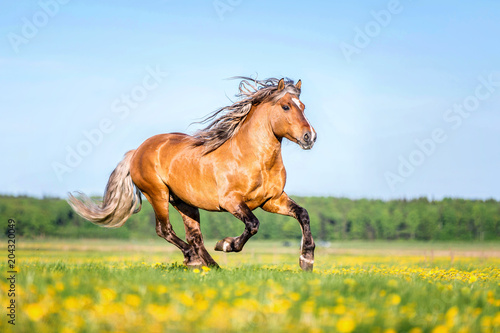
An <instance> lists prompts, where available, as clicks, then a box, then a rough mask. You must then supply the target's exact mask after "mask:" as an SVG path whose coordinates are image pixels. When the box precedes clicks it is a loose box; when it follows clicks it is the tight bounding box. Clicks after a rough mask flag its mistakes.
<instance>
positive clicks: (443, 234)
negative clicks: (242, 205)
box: [0, 196, 500, 241]
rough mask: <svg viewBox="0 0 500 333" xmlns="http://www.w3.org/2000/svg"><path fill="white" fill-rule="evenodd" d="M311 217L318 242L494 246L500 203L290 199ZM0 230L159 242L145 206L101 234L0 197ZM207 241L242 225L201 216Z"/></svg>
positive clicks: (295, 234)
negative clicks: (470, 242) (405, 241)
mask: <svg viewBox="0 0 500 333" xmlns="http://www.w3.org/2000/svg"><path fill="white" fill-rule="evenodd" d="M294 200H295V201H296V202H297V203H299V204H300V205H302V206H303V207H305V208H306V209H307V210H308V211H309V215H310V218H311V228H312V231H313V236H314V238H315V240H316V241H335V240H351V239H365V240H376V239H378V240H393V239H415V240H476V241H483V240H484V241H486V240H499V239H500V202H498V201H495V200H486V201H482V200H464V199H443V200H439V201H429V200H427V199H426V198H420V199H415V200H391V201H382V200H367V199H361V200H351V199H346V198H332V197H294ZM170 212H171V213H170V216H171V222H172V224H173V226H174V230H175V231H176V233H177V235H179V236H181V237H183V236H184V226H183V224H182V220H181V218H180V215H179V214H178V213H177V211H176V210H175V209H173V208H172V207H171V210H170ZM255 213H256V215H257V217H258V218H259V219H260V222H261V224H260V229H259V232H258V234H257V235H255V239H261V240H263V239H271V240H294V239H300V237H301V232H300V227H299V224H298V222H297V221H296V220H294V219H292V218H290V217H285V216H280V215H276V214H270V213H267V212H264V211H262V210H260V209H257V210H256V211H255ZM0 218H1V220H2V221H4V223H3V224H2V228H3V229H4V233H6V231H7V221H8V219H11V218H12V219H14V220H15V221H16V231H17V236H19V237H24V238H43V237H51V238H54V237H58V238H121V239H146V238H153V237H157V236H156V232H155V218H154V212H153V209H152V208H151V206H150V205H149V203H148V202H147V201H146V200H144V202H143V207H142V211H141V212H140V213H138V214H135V215H133V216H132V217H131V218H130V219H129V220H128V221H127V222H126V223H125V225H124V226H122V227H120V228H117V229H106V228H101V227H98V226H96V225H94V224H92V223H90V222H88V221H86V220H84V219H83V218H81V217H79V216H78V215H77V214H75V213H74V212H73V211H72V210H71V208H70V207H69V205H68V204H67V203H66V201H65V200H63V199H59V198H43V199H37V198H32V197H23V196H21V197H14V196H0ZM201 228H202V232H203V235H204V238H205V239H222V238H224V237H227V236H238V235H240V234H241V233H242V231H243V229H244V226H243V223H242V222H240V221H239V220H237V219H236V218H235V217H233V216H232V215H231V214H229V213H214V212H205V211H201Z"/></svg>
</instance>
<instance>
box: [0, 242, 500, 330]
mask: <svg viewBox="0 0 500 333" xmlns="http://www.w3.org/2000/svg"><path fill="white" fill-rule="evenodd" d="M206 243H207V247H208V245H209V244H210V247H211V246H213V244H215V242H209V241H207V242H206ZM212 243H213V244H212ZM290 245H291V246H283V243H282V242H258V241H256V242H252V240H251V241H250V242H249V243H248V244H247V247H246V248H245V249H244V250H243V252H241V253H235V254H233V253H230V254H225V253H219V252H214V251H210V252H211V253H212V254H213V256H214V259H215V260H216V261H218V262H219V264H220V265H221V267H222V269H220V270H215V269H209V268H205V267H204V268H202V269H199V270H198V269H196V270H187V269H186V268H184V267H183V266H182V265H181V263H182V256H181V254H180V252H178V251H177V249H176V248H174V247H173V246H172V245H170V244H168V243H166V242H164V241H163V240H161V239H158V240H155V241H149V242H146V241H141V242H133V241H119V240H106V241H105V240H75V241H60V240H49V241H27V240H26V241H23V240H22V239H21V240H20V241H18V245H17V248H16V263H17V270H18V274H17V276H16V305H17V308H16V325H15V326H12V325H10V324H8V323H7V319H6V317H5V315H3V316H2V320H1V321H0V331H1V332H9V331H11V332H67V333H70V332H266V333H268V332H289V331H293V332H380V333H382V332H385V333H389V332H412V333H417V332H435V333H438V332H439V333H442V332H500V244H495V243H483V244H477V245H474V244H470V243H464V244H460V243H417V242H413V243H412V242H405V243H404V242H392V243H387V242H337V243H332V244H331V245H330V246H329V247H321V246H318V247H317V250H316V265H315V268H314V272H312V273H305V272H302V271H300V270H299V267H298V256H299V250H298V248H297V247H298V243H297V244H295V243H291V244H290ZM0 266H1V269H2V271H3V272H6V271H8V268H7V266H6V260H4V261H2V264H1V265H0ZM0 288H1V290H2V295H6V293H5V291H6V290H7V289H8V288H9V285H8V283H7V281H6V280H5V279H2V280H1V282H0ZM7 302H8V299H7V298H6V297H3V296H2V308H3V309H5V307H6V304H8V303H7ZM4 311H5V310H4Z"/></svg>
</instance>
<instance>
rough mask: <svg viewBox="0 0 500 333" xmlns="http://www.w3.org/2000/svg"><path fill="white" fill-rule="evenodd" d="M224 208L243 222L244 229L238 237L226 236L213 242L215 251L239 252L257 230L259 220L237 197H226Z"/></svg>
mask: <svg viewBox="0 0 500 333" xmlns="http://www.w3.org/2000/svg"><path fill="white" fill-rule="evenodd" d="M223 207H224V209H225V210H227V211H228V212H230V213H231V214H233V215H234V216H235V217H236V218H238V219H239V220H241V221H243V223H245V231H243V234H241V236H239V237H226V238H224V239H222V240H220V241H218V242H217V244H215V250H216V251H224V252H240V251H241V250H242V249H243V246H244V245H245V243H246V242H247V241H248V240H249V239H250V237H252V236H253V235H255V234H256V233H257V231H258V230H259V220H258V219H257V217H255V215H254V214H253V213H252V211H251V210H250V208H249V207H248V206H247V204H246V203H245V202H244V201H243V200H242V199H241V198H239V197H232V198H228V199H226V203H225V204H224V206H223Z"/></svg>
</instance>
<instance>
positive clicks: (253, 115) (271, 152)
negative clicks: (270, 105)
mask: <svg viewBox="0 0 500 333" xmlns="http://www.w3.org/2000/svg"><path fill="white" fill-rule="evenodd" d="M233 139H234V140H235V141H236V142H237V144H239V145H240V146H241V147H240V148H241V149H242V150H243V151H244V152H245V154H249V155H250V154H251V153H252V154H251V155H250V156H252V155H253V156H256V157H257V158H259V159H261V160H263V161H265V162H271V163H274V161H277V160H279V161H281V140H278V138H276V136H275V135H274V133H273V131H272V128H271V125H270V123H269V119H268V115H267V110H265V109H258V108H254V107H252V110H251V111H250V113H249V114H248V116H247V119H245V122H244V123H243V124H242V125H241V128H240V129H239V130H238V133H236V134H235V136H234V137H233Z"/></svg>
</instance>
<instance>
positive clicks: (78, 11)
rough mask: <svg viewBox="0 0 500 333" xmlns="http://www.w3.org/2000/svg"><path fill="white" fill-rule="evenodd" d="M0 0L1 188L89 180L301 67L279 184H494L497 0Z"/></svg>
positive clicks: (381, 188) (498, 131) (474, 190)
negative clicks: (308, 146) (291, 138)
mask: <svg viewBox="0 0 500 333" xmlns="http://www.w3.org/2000/svg"><path fill="white" fill-rule="evenodd" d="M0 6H1V9H2V10H1V11H0V36H2V39H1V42H0V51H1V53H0V68H1V72H2V75H1V76H0V88H1V91H2V93H1V95H0V101H1V110H2V111H1V112H2V121H1V123H0V126H1V129H2V130H1V131H0V142H1V143H2V145H1V152H2V163H0V175H1V176H0V193H2V194H28V195H35V196H43V195H53V196H61V197H63V196H65V194H66V193H67V192H68V191H74V190H82V191H84V192H87V193H90V194H102V192H103V190H104V186H105V184H106V182H107V178H108V176H109V174H110V172H111V171H112V170H113V168H114V167H115V166H116V164H117V163H118V161H120V160H121V158H122V156H123V154H124V153H125V152H126V151H128V150H130V149H134V148H136V147H137V146H139V145H140V144H141V143H142V142H143V141H144V140H145V139H147V138H148V137H150V136H153V135H155V134H158V133H166V132H175V131H181V132H188V133H193V132H194V131H195V130H196V129H197V128H198V127H197V126H196V125H191V126H189V124H190V123H192V122H193V121H196V120H199V119H200V118H201V117H203V116H204V115H206V114H208V113H209V112H211V111H214V110H215V109H217V108H219V107H221V106H224V105H227V104H229V103H230V100H229V99H228V98H232V99H234V94H235V93H236V90H237V85H238V82H237V81H232V80H226V78H229V77H232V76H236V75H247V76H248V75H252V76H255V75H257V74H258V77H259V78H266V77H282V76H288V77H290V78H292V79H295V80H297V79H302V82H303V85H302V88H303V89H302V95H301V100H302V102H303V103H304V104H305V105H306V114H307V117H308V118H309V120H310V121H311V123H312V124H313V126H314V127H315V129H316V131H317V132H318V141H317V144H316V146H315V147H314V148H313V149H312V150H311V151H303V150H301V149H300V148H299V147H298V146H297V145H295V144H293V143H290V142H286V143H284V149H283V157H284V160H285V165H286V167H287V172H288V181H287V185H286V191H287V192H288V193H291V194H294V195H319V196H328V195H333V196H346V197H350V198H361V197H367V198H381V199H392V198H414V197H420V196H427V197H429V198H436V199H440V198H443V197H464V198H478V199H487V198H496V199H500V178H499V177H498V174H499V172H498V171H499V170H500V145H499V142H500V110H499V105H500V104H499V102H500V44H499V43H498V35H499V33H500V21H499V20H498V13H499V12H500V3H499V2H497V1H492V0H491V1H478V2H474V3H473V2H456V1H440V2H439V3H436V2H433V1H409V0H407V1H405V0H401V1H394V0H391V1H385V0H384V1H363V2H346V1H316V2H314V1H313V2H304V1H272V2H271V1H248V0H241V1H238V0H216V1H177V0H164V1H161V0H158V1H144V2H139V1H123V0H122V1H106V2H99V1H92V0H89V1H78V0H72V1H68V0H65V1H62V0H60V2H58V1H57V0H42V1H23V2H18V1H10V2H4V3H2V4H1V5H0ZM152 73H153V74H152ZM154 73H156V74H154ZM127 96H129V97H127ZM130 96H132V97H130ZM127 98H129V101H128V102H127ZM130 98H132V99H131V100H130ZM96 131H99V133H100V134H96V133H97V132H96ZM89 137H90V138H91V139H89ZM78 151H79V152H80V153H81V154H79V156H80V157H79V158H78V157H75V156H74V152H76V153H77V154H78ZM83 155H84V156H83ZM68 161H69V163H68ZM70 164H71V165H70Z"/></svg>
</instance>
